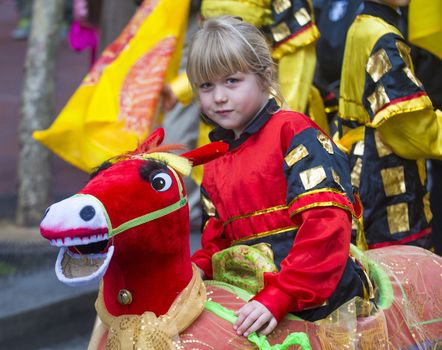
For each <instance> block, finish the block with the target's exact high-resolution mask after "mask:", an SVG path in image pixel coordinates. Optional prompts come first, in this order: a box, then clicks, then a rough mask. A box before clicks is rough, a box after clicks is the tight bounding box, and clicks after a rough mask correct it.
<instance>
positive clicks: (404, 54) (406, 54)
mask: <svg viewBox="0 0 442 350" xmlns="http://www.w3.org/2000/svg"><path fill="white" fill-rule="evenodd" d="M396 47H397V49H398V51H399V55H400V56H401V58H402V60H403V61H404V62H405V64H406V65H407V67H408V68H411V67H413V62H412V61H411V56H410V53H411V49H410V47H409V46H408V45H407V44H405V43H404V42H402V41H396Z"/></svg>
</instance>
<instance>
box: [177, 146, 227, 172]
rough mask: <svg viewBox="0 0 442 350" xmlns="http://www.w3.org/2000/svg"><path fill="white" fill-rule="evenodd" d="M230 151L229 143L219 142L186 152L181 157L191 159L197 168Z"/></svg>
mask: <svg viewBox="0 0 442 350" xmlns="http://www.w3.org/2000/svg"><path fill="white" fill-rule="evenodd" d="M228 150H229V145H228V144H227V143H225V142H220V141H218V142H212V143H209V144H208V145H205V146H201V147H198V148H196V149H194V150H192V151H189V152H186V153H184V154H182V155H181V157H185V158H187V159H189V160H190V161H191V162H192V163H193V166H197V165H201V164H204V163H207V162H210V161H211V160H214V159H216V158H218V157H220V156H222V155H223V154H224V153H226V152H227V151H228Z"/></svg>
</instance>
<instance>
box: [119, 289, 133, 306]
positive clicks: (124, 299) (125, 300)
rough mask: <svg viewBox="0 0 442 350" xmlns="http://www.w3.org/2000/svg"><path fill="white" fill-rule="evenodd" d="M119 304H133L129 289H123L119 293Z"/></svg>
mask: <svg viewBox="0 0 442 350" xmlns="http://www.w3.org/2000/svg"><path fill="white" fill-rule="evenodd" d="M118 302H119V303H120V304H121V305H129V304H130V303H132V293H131V292H129V291H128V290H127V289H122V290H120V291H119V292H118Z"/></svg>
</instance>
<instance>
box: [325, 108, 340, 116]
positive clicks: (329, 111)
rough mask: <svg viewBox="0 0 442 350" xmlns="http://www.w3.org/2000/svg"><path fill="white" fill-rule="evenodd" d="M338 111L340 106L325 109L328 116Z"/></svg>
mask: <svg viewBox="0 0 442 350" xmlns="http://www.w3.org/2000/svg"><path fill="white" fill-rule="evenodd" d="M338 109H339V108H338V106H330V107H324V111H325V113H327V114H330V113H336V112H337V111H338Z"/></svg>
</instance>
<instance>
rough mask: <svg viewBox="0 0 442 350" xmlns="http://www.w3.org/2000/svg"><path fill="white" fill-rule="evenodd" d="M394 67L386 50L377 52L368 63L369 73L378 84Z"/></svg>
mask: <svg viewBox="0 0 442 350" xmlns="http://www.w3.org/2000/svg"><path fill="white" fill-rule="evenodd" d="M391 67H392V65H391V62H390V59H389V58H388V55H387V52H386V51H385V49H380V50H378V51H376V52H375V53H374V54H373V55H371V56H370V58H369V59H368V61H367V67H366V70H367V73H368V74H370V76H371V79H373V81H374V82H375V83H376V82H377V81H378V80H379V79H381V78H382V76H383V75H384V74H385V73H387V72H388V71H389V70H390V69H391Z"/></svg>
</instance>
